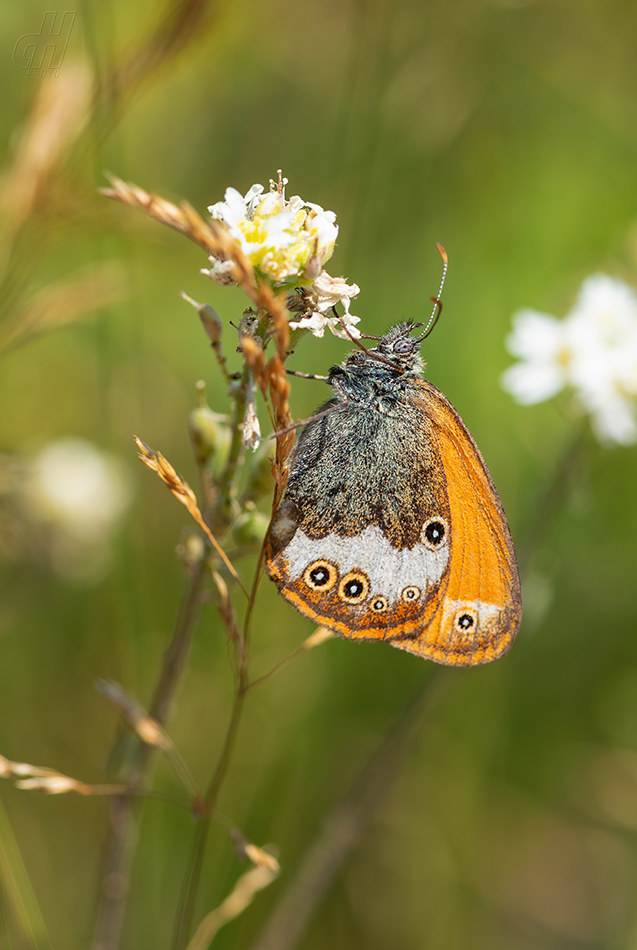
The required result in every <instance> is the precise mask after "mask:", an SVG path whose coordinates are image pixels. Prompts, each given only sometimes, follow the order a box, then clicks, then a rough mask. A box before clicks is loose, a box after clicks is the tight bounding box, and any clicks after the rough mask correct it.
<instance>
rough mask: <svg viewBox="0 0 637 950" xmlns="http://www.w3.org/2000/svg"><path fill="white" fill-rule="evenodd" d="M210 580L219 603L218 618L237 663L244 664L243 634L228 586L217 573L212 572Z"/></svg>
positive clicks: (244, 644)
mask: <svg viewBox="0 0 637 950" xmlns="http://www.w3.org/2000/svg"><path fill="white" fill-rule="evenodd" d="M212 579H213V581H214V582H215V586H216V588H217V591H218V593H219V602H218V603H217V610H218V611H219V616H220V617H221V619H222V620H223V624H224V626H225V628H226V633H227V634H228V640H229V641H230V643H231V644H232V645H233V646H234V648H235V649H236V651H237V657H238V660H239V663H240V664H243V663H245V662H246V643H245V638H244V636H243V633H242V632H241V630H240V629H239V626H238V625H237V621H236V618H235V615H234V610H233V609H232V601H231V600H230V595H229V593H228V585H227V584H226V582H225V581H224V579H223V577H222V576H221V574H219V573H218V572H217V571H212Z"/></svg>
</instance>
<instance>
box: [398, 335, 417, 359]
mask: <svg viewBox="0 0 637 950" xmlns="http://www.w3.org/2000/svg"><path fill="white" fill-rule="evenodd" d="M415 348H416V341H415V340H412V339H411V337H408V336H403V337H401V338H400V339H399V340H396V342H395V343H394V353H396V354H397V355H398V356H409V355H410V353H413V352H414V349H415Z"/></svg>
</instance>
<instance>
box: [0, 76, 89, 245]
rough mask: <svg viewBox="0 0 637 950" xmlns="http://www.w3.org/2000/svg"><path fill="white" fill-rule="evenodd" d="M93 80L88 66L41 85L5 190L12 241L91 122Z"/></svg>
mask: <svg viewBox="0 0 637 950" xmlns="http://www.w3.org/2000/svg"><path fill="white" fill-rule="evenodd" d="M91 86H92V76H91V73H90V70H89V68H88V66H87V65H86V64H84V63H78V62H76V63H69V62H65V63H64V69H62V70H60V75H59V76H57V77H54V76H51V77H49V78H47V79H40V80H38V92H37V95H36V97H35V101H34V103H33V108H32V110H31V114H30V116H29V118H28V120H27V123H26V125H25V127H24V131H23V132H22V134H21V136H20V139H19V142H18V147H17V149H16V152H15V158H14V160H13V163H12V165H11V167H10V168H9V170H8V171H7V173H6V175H5V177H4V181H3V182H2V185H1V187H0V217H1V218H2V221H3V227H4V229H5V239H6V240H11V238H12V237H13V236H14V235H15V233H16V232H17V231H18V229H19V228H20V226H21V225H22V224H23V223H24V221H25V220H26V218H27V217H28V216H29V215H30V214H31V213H32V211H33V210H34V208H35V206H36V204H37V203H38V201H39V200H40V199H41V197H42V194H43V193H44V191H45V189H46V187H47V185H48V183H49V179H50V178H51V175H52V173H53V172H54V170H55V168H56V166H58V165H59V164H60V162H61V161H62V159H63V158H64V157H65V156H66V154H67V152H68V151H69V149H70V148H71V146H72V145H73V143H74V142H75V140H76V139H77V137H78V135H79V134H80V132H81V131H82V129H83V127H84V125H85V124H86V121H87V119H88V114H89V107H90V100H91Z"/></svg>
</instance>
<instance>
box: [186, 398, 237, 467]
mask: <svg viewBox="0 0 637 950" xmlns="http://www.w3.org/2000/svg"><path fill="white" fill-rule="evenodd" d="M197 390H198V392H199V405H198V406H197V408H196V409H193V410H192V412H191V413H190V416H189V417H188V431H189V432H190V438H191V441H192V447H193V449H194V453H195V458H196V460H197V464H198V465H199V467H200V468H204V466H206V465H207V464H208V463H209V462H211V461H214V459H215V457H217V456H219V454H221V453H223V452H224V451H225V450H226V448H227V446H228V442H229V437H230V433H229V431H228V427H227V426H226V425H224V417H223V416H220V415H219V414H218V413H216V412H213V411H212V409H211V408H210V406H208V405H207V404H206V387H205V384H204V383H203V382H201V381H200V382H198V383H197Z"/></svg>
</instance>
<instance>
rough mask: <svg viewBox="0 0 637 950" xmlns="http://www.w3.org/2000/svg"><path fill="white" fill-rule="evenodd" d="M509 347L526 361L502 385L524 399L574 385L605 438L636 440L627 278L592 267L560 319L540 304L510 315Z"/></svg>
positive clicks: (636, 311)
mask: <svg viewBox="0 0 637 950" xmlns="http://www.w3.org/2000/svg"><path fill="white" fill-rule="evenodd" d="M507 348H508V350H509V352H510V353H511V354H512V355H513V356H517V357H518V358H519V359H520V360H521V361H522V362H520V363H516V364H515V365H514V366H511V367H509V369H508V370H506V372H505V373H504V375H503V377H502V386H503V388H504V389H505V390H506V391H507V392H509V393H511V395H512V396H513V397H514V398H515V399H516V400H517V401H518V402H519V403H522V404H523V405H531V404H532V403H538V402H543V401H544V400H545V399H550V398H551V397H552V396H554V395H556V393H558V392H560V391H561V390H562V389H564V388H565V387H567V386H570V387H571V388H572V389H573V391H574V393H575V396H576V399H577V402H578V404H579V405H580V407H581V408H582V409H583V410H584V411H585V412H586V413H588V414H589V415H590V419H591V425H592V427H593V431H594V432H595V435H596V436H597V438H598V439H599V441H600V442H602V443H604V444H608V443H615V444H619V445H629V444H631V443H633V442H635V441H637V293H636V292H635V290H633V288H632V287H629V286H628V285H627V284H625V283H624V282H623V281H622V280H619V279H618V278H615V277H608V276H606V275H604V274H594V275H593V276H591V277H588V278H587V279H586V280H585V281H584V282H583V284H582V287H581V289H580V293H579V296H578V298H577V301H576V303H575V306H574V307H573V309H572V310H571V311H570V313H569V314H567V316H566V317H565V318H564V319H563V320H558V319H557V318H556V317H553V316H551V315H550V314H546V313H538V312H537V311H535V310H521V311H519V312H518V313H516V314H515V315H514V317H513V332H512V333H511V334H510V336H509V337H508V339H507Z"/></svg>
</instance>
